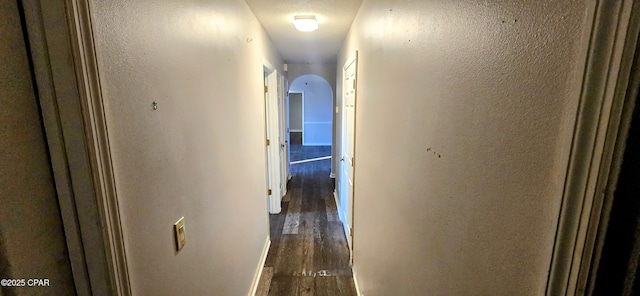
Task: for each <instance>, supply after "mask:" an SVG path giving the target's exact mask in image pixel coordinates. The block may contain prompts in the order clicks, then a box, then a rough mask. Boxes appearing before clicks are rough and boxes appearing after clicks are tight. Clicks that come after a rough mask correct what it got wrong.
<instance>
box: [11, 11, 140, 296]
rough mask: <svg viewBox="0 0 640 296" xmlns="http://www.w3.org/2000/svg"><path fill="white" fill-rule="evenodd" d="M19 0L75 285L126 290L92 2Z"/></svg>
mask: <svg viewBox="0 0 640 296" xmlns="http://www.w3.org/2000/svg"><path fill="white" fill-rule="evenodd" d="M19 3H20V4H21V5H22V6H23V10H24V13H25V18H26V23H27V32H28V36H29V41H30V42H29V43H30V44H29V51H30V55H31V56H32V58H33V64H34V70H35V71H34V75H35V79H36V84H37V86H38V90H37V91H38V96H39V98H40V102H39V104H40V108H41V112H42V116H43V121H44V127H45V135H46V140H47V145H48V147H49V154H50V157H51V163H52V169H53V175H54V182H55V186H56V193H57V198H58V203H59V205H60V212H61V216H62V223H63V228H64V232H65V239H66V244H67V249H68V253H69V260H70V263H71V267H72V275H73V281H74V285H75V288H76V292H77V293H78V294H79V295H92V294H93V295H103V294H109V295H131V285H130V282H129V273H128V268H127V259H126V252H125V244H124V238H123V232H122V227H121V223H120V212H119V207H118V198H117V192H116V188H115V178H114V175H113V165H112V162H111V151H110V149H109V147H110V146H109V137H108V135H107V126H106V118H105V115H104V111H103V110H104V106H103V101H102V93H101V88H100V78H99V74H98V65H97V59H96V52H95V45H94V42H93V31H92V24H91V17H90V7H89V3H88V1H87V0H48V1H36V0H22V1H20V2H19ZM60 57H71V58H72V62H68V61H67V60H66V59H64V58H60Z"/></svg>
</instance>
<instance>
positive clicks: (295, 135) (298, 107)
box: [289, 92, 304, 145]
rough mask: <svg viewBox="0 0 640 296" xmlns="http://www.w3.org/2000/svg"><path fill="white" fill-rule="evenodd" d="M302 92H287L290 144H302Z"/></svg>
mask: <svg viewBox="0 0 640 296" xmlns="http://www.w3.org/2000/svg"><path fill="white" fill-rule="evenodd" d="M303 95H304V94H303V93H302V92H289V133H290V134H291V145H302V132H303V130H302V128H303V125H302V123H303V122H304V114H303V112H302V111H303V110H304V105H303V102H304V100H303V98H302V96H303Z"/></svg>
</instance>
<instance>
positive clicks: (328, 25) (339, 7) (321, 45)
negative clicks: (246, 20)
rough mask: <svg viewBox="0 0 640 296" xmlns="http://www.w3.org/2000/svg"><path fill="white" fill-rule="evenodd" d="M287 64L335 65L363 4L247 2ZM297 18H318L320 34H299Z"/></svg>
mask: <svg viewBox="0 0 640 296" xmlns="http://www.w3.org/2000/svg"><path fill="white" fill-rule="evenodd" d="M246 1H247V4H249V7H250V8H251V10H252V11H253V13H254V14H255V15H256V16H257V17H258V20H259V21H260V23H262V26H263V27H264V29H265V31H267V34H269V37H271V41H273V43H274V44H275V46H276V48H277V49H278V50H279V51H280V54H282V58H283V59H284V62H285V63H290V64H294V63H311V64H315V63H335V62H336V60H337V55H338V51H339V50H340V46H342V41H343V40H344V37H345V36H346V35H347V32H348V31H349V27H350V26H351V23H352V22H353V18H354V17H355V15H356V13H357V12H358V8H360V4H361V3H362V0H275V1H274V0H246ZM294 15H315V16H316V18H317V19H318V25H319V28H318V30H316V31H314V32H300V31H298V30H296V29H295V28H294V27H293V16H294Z"/></svg>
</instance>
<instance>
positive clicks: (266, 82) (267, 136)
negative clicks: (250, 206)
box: [264, 71, 273, 213]
mask: <svg viewBox="0 0 640 296" xmlns="http://www.w3.org/2000/svg"><path fill="white" fill-rule="evenodd" d="M268 76H269V73H267V72H266V71H265V72H264V87H265V91H264V120H265V122H264V127H265V129H264V137H265V143H266V145H265V155H266V161H267V163H266V169H267V198H268V199H269V201H268V205H269V206H268V207H269V212H270V213H272V212H273V209H272V206H271V204H272V203H271V196H270V194H269V192H270V191H272V190H271V188H272V186H271V181H272V178H271V166H272V165H271V154H270V153H269V152H270V151H269V144H268V143H269V142H270V138H271V132H270V130H269V125H270V124H269V122H270V121H269V119H270V115H271V114H270V112H269V95H268V93H267V85H269V79H268Z"/></svg>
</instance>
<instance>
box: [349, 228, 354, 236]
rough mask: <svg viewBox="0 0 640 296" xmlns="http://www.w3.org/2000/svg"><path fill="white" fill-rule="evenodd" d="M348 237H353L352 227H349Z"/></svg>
mask: <svg viewBox="0 0 640 296" xmlns="http://www.w3.org/2000/svg"><path fill="white" fill-rule="evenodd" d="M349 236H353V227H351V226H349Z"/></svg>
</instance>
